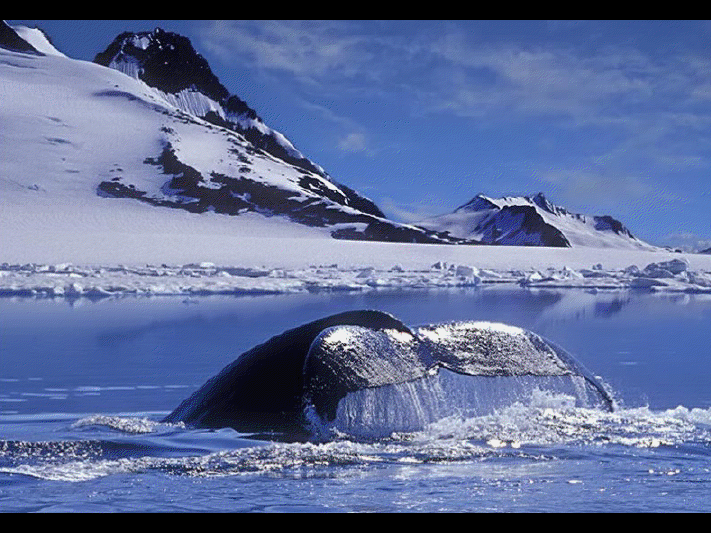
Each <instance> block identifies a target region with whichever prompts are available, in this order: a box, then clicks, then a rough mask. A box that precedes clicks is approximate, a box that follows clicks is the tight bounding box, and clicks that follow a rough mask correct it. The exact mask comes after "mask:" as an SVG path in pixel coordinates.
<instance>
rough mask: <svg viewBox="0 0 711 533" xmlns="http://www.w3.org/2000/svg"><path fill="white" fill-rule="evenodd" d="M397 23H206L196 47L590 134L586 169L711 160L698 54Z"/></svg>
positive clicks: (325, 80) (484, 118) (329, 87)
mask: <svg viewBox="0 0 711 533" xmlns="http://www.w3.org/2000/svg"><path fill="white" fill-rule="evenodd" d="M405 24H406V23H402V22H400V23H398V22H396V21H389V22H374V21H372V22H357V21H256V22H243V21H228V22H222V21H221V22H214V23H211V24H207V25H205V27H204V31H203V33H202V38H203V43H202V44H203V45H204V46H206V47H209V48H210V49H211V50H213V51H214V52H216V53H219V54H221V55H222V57H224V58H225V59H226V60H229V61H234V62H239V63H241V64H243V65H247V66H249V67H250V68H255V69H264V70H269V71H271V72H275V73H279V75H284V76H290V77H291V79H292V80H293V81H295V82H297V83H298V84H300V85H301V86H302V87H303V88H305V90H308V91H321V93H320V94H325V93H328V94H329V95H330V96H331V97H333V98H340V97H346V96H347V97H353V95H360V97H362V98H366V96H363V95H367V98H378V97H379V96H384V95H388V96H389V98H390V99H392V100H397V101H398V102H399V103H400V104H402V105H404V106H408V105H409V106H410V110H411V113H412V114H413V115H415V114H419V115H420V116H422V115H423V114H430V115H432V116H437V115H442V114H444V115H456V116H458V117H470V118H472V119H473V120H475V121H476V122H475V124H477V126H480V125H482V124H490V125H496V124H501V123H502V122H506V123H508V124H510V123H511V122H516V121H518V122H521V123H524V122H525V121H528V120H531V119H536V120H545V121H547V123H548V124H549V126H550V127H551V128H557V129H558V130H559V131H564V130H566V129H568V130H570V129H581V128H593V129H594V134H596V135H600V136H604V137H606V138H608V139H609V140H608V143H609V144H614V146H611V147H608V148H606V149H605V150H604V151H599V152H598V153H591V154H588V156H587V157H589V159H590V162H592V161H593V159H594V158H597V164H598V165H601V164H602V163H603V162H607V165H608V167H607V168H608V170H613V171H615V172H619V173H622V174H625V173H627V174H631V173H633V169H639V168H640V165H644V167H645V170H642V171H641V172H646V169H653V171H655V172H662V171H676V170H679V169H686V168H699V167H703V166H707V165H709V164H710V163H711V157H710V154H711V152H710V151H709V147H710V146H709V145H710V144H711V60H709V59H707V58H706V57H705V56H704V55H703V54H700V53H699V54H694V53H690V52H688V51H683V52H682V51H675V50H674V49H672V50H667V49H665V48H663V47H658V49H657V50H652V51H650V49H649V48H647V49H645V50H644V51H643V50H641V49H640V48H636V47H634V46H633V45H632V44H629V42H623V41H621V42H619V43H617V44H615V43H612V44H609V43H608V44H606V45H604V46H600V47H595V48H593V47H582V46H579V45H578V46H575V45H574V44H572V41H571V42H569V43H567V44H565V45H563V44H561V42H562V41H560V40H558V41H546V40H545V39H544V38H541V36H539V37H538V38H537V39H531V40H530V42H528V43H526V42H525V40H522V39H519V40H517V41H513V40H511V39H509V40H506V39H497V40H495V41H494V40H486V39H484V40H482V39H477V34H478V30H480V28H477V27H470V26H464V24H465V23H457V22H451V23H432V24H431V25H428V27H427V31H416V29H417V26H416V24H417V23H416V22H413V23H412V24H411V25H410V26H408V27H405ZM404 27H405V29H406V30H407V29H408V28H409V31H403V28H404ZM552 27H557V26H556V24H553V26H552ZM413 28H414V29H413ZM566 31H568V30H566ZM543 37H545V36H543ZM534 43H535V44H534ZM312 94H315V93H312ZM335 118H336V117H335V115H334V117H331V119H332V120H333V119H335ZM343 122H344V124H343V133H342V137H341V138H340V141H339V143H338V145H339V146H340V148H341V149H344V150H364V149H365V145H364V144H363V143H362V141H363V139H364V132H363V130H361V129H358V128H353V127H348V126H347V125H346V124H345V122H346V121H343ZM610 132H612V133H614V135H615V137H614V139H615V140H614V141H613V136H611V135H609V133H610ZM363 153H365V152H363ZM655 165H656V167H655ZM627 181H628V182H630V183H634V182H633V181H630V180H627ZM580 183H583V182H582V181H581V182H580ZM590 183H592V181H591V182H590ZM632 189H634V187H632Z"/></svg>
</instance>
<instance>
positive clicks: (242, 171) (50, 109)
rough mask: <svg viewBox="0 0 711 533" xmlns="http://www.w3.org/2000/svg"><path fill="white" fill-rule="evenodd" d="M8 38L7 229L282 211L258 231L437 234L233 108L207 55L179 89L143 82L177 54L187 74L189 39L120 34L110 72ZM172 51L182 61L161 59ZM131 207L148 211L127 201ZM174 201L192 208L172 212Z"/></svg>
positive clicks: (2, 58)
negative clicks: (390, 215) (383, 207)
mask: <svg viewBox="0 0 711 533" xmlns="http://www.w3.org/2000/svg"><path fill="white" fill-rule="evenodd" d="M8 31H12V32H14V34H8ZM4 35H5V40H4V41H3V42H5V43H7V42H10V41H11V40H12V39H14V40H16V41H17V40H18V39H19V41H18V42H26V43H27V44H28V46H29V49H25V50H24V51H19V52H18V51H13V50H14V48H17V47H16V46H15V47H13V50H8V49H7V48H6V47H3V46H2V43H0V91H1V92H0V94H1V95H2V102H3V103H2V107H1V108H0V120H1V121H2V124H3V127H2V131H0V161H2V168H1V171H0V197H1V200H0V201H1V202H2V211H3V217H4V218H6V219H10V220H11V226H13V227H17V226H18V225H22V224H33V223H37V222H31V221H28V220H27V219H28V218H33V219H35V218H37V220H46V221H47V223H46V225H47V226H49V227H64V230H65V231H67V232H71V231H91V230H92V229H94V228H95V227H96V226H94V224H91V227H82V226H81V224H82V223H83V222H84V221H86V220H94V219H117V218H124V219H127V220H126V221H125V223H126V225H124V226H122V228H121V231H124V232H131V233H138V234H140V233H141V232H142V231H145V227H146V226H154V225H157V226H158V227H161V226H165V225H166V224H170V222H167V221H169V220H174V219H175V218H180V219H181V220H188V221H190V226H192V225H193V224H196V225H198V226H200V225H202V224H203V222H201V221H198V220H196V218H197V217H196V216H195V215H204V216H203V218H211V217H210V214H211V213H217V214H219V215H223V216H224V217H225V218H229V219H231V222H227V221H222V220H219V221H217V220H215V222H214V223H215V224H216V226H217V228H219V229H217V228H216V229H215V231H218V232H227V233H230V232H240V231H242V230H241V228H242V227H243V226H245V224H246V226H247V227H248V228H252V227H253V226H254V222H255V221H256V220H260V219H276V218H279V219H283V220H279V221H275V220H265V224H264V226H266V227H268V228H270V229H268V230H265V232H267V233H268V232H271V231H273V228H274V227H275V226H285V227H287V228H289V226H290V225H291V226H297V225H298V226H310V227H313V228H315V231H313V232H311V233H312V234H318V233H321V234H324V235H326V236H334V237H342V238H347V239H366V240H385V241H387V240H392V241H405V242H412V241H415V242H444V241H445V240H443V239H438V238H437V237H436V236H435V235H433V234H432V233H431V232H427V231H424V230H421V229H419V228H415V227H412V226H407V225H404V224H398V223H395V222H392V221H389V220H387V219H386V218H384V217H383V216H382V213H381V212H380V210H379V209H378V208H377V206H375V204H373V203H372V202H370V201H369V200H368V199H367V198H365V197H363V196H361V195H359V194H358V193H356V192H355V191H353V190H351V189H349V188H348V187H345V186H342V185H339V184H338V183H336V182H334V181H333V180H332V179H330V178H329V177H328V176H327V175H326V174H325V173H324V172H323V171H322V170H321V169H320V168H318V167H316V166H315V165H313V164H311V163H310V161H308V160H306V159H305V158H303V156H301V154H300V153H299V152H298V151H296V149H295V148H293V145H292V144H291V143H290V142H289V141H288V140H286V138H285V137H284V136H283V135H281V134H279V133H278V132H275V131H274V130H272V129H270V128H268V127H267V126H266V125H264V124H263V122H262V121H261V120H260V119H259V118H258V117H257V116H256V114H255V113H254V112H253V111H251V110H250V109H249V108H247V107H246V104H244V103H243V102H242V103H241V104H238V103H236V102H237V99H236V97H234V96H231V95H229V94H228V93H227V91H226V89H224V87H222V86H221V85H220V84H219V81H217V79H216V78H214V76H212V73H211V72H210V71H209V67H208V66H207V63H204V60H202V61H203V64H202V67H203V68H202V69H197V71H199V72H200V76H199V77H200V79H197V78H196V79H194V80H192V81H190V79H188V81H189V82H190V83H189V85H188V86H187V87H181V86H179V85H176V84H175V83H174V84H172V85H170V84H169V83H168V81H165V80H164V84H163V86H161V87H160V88H159V87H156V86H152V85H157V83H153V84H152V85H149V84H148V83H146V82H145V81H143V80H142V79H140V78H142V77H145V75H146V73H149V72H152V71H151V70H150V69H149V68H148V65H149V64H150V63H151V61H155V60H156V59H155V57H158V59H160V60H161V61H160V62H161V65H163V64H164V63H165V64H166V65H167V66H171V61H174V62H177V63H179V64H180V65H182V66H183V67H184V68H186V69H188V70H189V71H190V72H193V71H194V70H196V69H194V68H193V63H195V62H198V63H199V60H201V59H202V58H201V57H200V56H198V55H197V54H196V53H195V51H194V50H193V49H192V46H191V45H190V43H189V41H188V40H187V39H185V38H182V37H179V36H176V35H174V34H169V33H167V32H163V31H160V30H156V31H155V32H152V33H149V34H137V35H133V36H128V35H124V36H123V37H120V38H118V39H117V41H115V43H114V44H116V43H117V42H119V43H123V44H121V48H120V51H119V52H117V53H116V54H114V55H111V58H110V60H109V64H110V65H111V66H112V67H115V68H109V67H106V66H102V65H99V64H95V63H89V62H86V61H78V60H74V59H70V58H68V57H66V56H64V55H63V54H61V52H58V51H57V50H56V49H55V48H54V47H53V46H52V45H51V43H50V42H49V41H48V40H47V39H46V38H45V37H44V36H43V34H42V32H41V31H40V30H37V29H27V28H17V29H14V28H9V27H8V26H5V30H4ZM8 36H9V37H8ZM23 36H24V37H26V38H27V40H26V41H25V40H24V39H23ZM10 38H12V39H10ZM125 41H128V42H130V43H133V44H131V45H130V46H129V45H128V44H127V43H126V42H125ZM112 46H114V45H112ZM112 46H110V47H109V51H111V50H113V48H112ZM171 47H172V48H173V49H175V50H177V51H178V52H179V54H178V56H176V57H172V56H170V55H169V56H163V55H161V54H162V53H163V52H162V51H164V50H165V49H170V48H171ZM32 52H35V53H32ZM129 52H130V53H134V54H137V55H138V52H143V53H144V55H143V56H142V57H140V58H138V59H136V58H134V56H132V55H130V54H129ZM165 57H167V60H166V61H163V59H165ZM132 61H133V62H132ZM127 65H133V66H132V67H131V68H129V67H128V66H127ZM164 66H165V65H164ZM127 73H128V74H129V75H127ZM211 76H212V77H211ZM159 78H160V77H159ZM178 78H179V79H183V78H182V77H181V76H179V75H178ZM160 79H163V78H160ZM166 79H167V78H166ZM204 79H209V80H210V85H209V86H207V85H205V82H204ZM204 85H205V87H207V88H205V87H203V86H204ZM201 88H202V89H203V90H204V91H205V92H207V93H208V94H204V93H203V92H201ZM220 88H221V91H219V90H218V89H220ZM170 91H173V92H170ZM215 91H217V92H216V93H215ZM218 93H219V94H218ZM220 95H221V96H220ZM212 97H214V98H215V99H213V98H212ZM239 110H241V112H240V111H239ZM250 132H252V133H250ZM254 132H256V133H254ZM250 138H251V139H252V140H250ZM265 139H270V140H269V141H267V140H265ZM137 203H140V204H144V206H148V207H150V210H148V211H147V210H140V209H139V208H138V207H137V206H133V205H130V204H137ZM167 208H173V209H167ZM126 209H128V211H129V212H130V213H132V214H131V215H126ZM176 209H177V210H180V211H183V210H184V211H187V212H189V213H190V214H191V215H193V216H192V217H188V218H187V219H183V218H182V217H180V215H175V214H174V213H168V212H169V211H175V210H176ZM137 211H141V215H137V214H136V212H137ZM229 215H240V216H238V217H236V216H229ZM243 215H250V216H248V217H246V218H247V220H242V219H243V218H245V217H244V216H243ZM48 217H49V219H48ZM22 220H24V221H25V222H20V221H22ZM235 221H236V222H235ZM285 222H288V223H290V224H285ZM104 224H105V222H101V223H99V224H98V227H101V226H102V225H104ZM109 224H110V225H112V223H109ZM210 225H213V223H212V222H211V223H210ZM112 227H113V225H112ZM193 229H194V228H192V227H186V228H183V229H181V230H178V231H184V232H186V233H191V232H193ZM210 231H212V230H210ZM247 231H250V232H252V231H254V230H252V229H248V230H247ZM288 231H289V232H296V233H304V231H303V228H289V229H288ZM263 233H264V232H263ZM198 234H199V231H198Z"/></svg>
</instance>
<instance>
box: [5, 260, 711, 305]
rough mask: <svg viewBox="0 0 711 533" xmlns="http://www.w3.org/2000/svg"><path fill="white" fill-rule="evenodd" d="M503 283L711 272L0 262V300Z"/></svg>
mask: <svg viewBox="0 0 711 533" xmlns="http://www.w3.org/2000/svg"><path fill="white" fill-rule="evenodd" d="M493 284H504V285H510V286H512V287H520V288H521V289H524V290H525V289H547V288H548V289H550V288H555V289H585V290H588V291H598V290H644V291H655V292H681V293H711V271H707V270H691V269H690V268H689V265H688V262H687V261H685V260H682V259H672V260H670V261H662V262H655V263H650V264H647V265H646V266H645V267H644V268H639V267H638V266H637V265H629V266H628V267H625V268H621V269H605V268H603V267H602V265H601V264H599V263H598V264H595V265H592V266H591V268H589V269H585V268H581V269H573V268H570V267H568V266H563V267H562V268H553V267H550V268H547V269H529V270H521V269H510V270H509V269H483V268H478V267H476V266H473V265H466V264H451V263H450V264H448V263H446V262H443V261H438V262H437V263H435V264H432V265H431V266H430V267H429V268H427V267H425V268H421V267H420V268H417V267H412V266H403V265H401V264H395V265H392V266H390V267H385V268H383V267H375V266H366V267H363V266H358V267H347V266H339V265H338V264H336V263H334V264H330V265H310V266H308V267H301V268H299V267H296V268H274V267H255V266H220V265H217V264H215V263H212V262H200V263H188V264H184V265H167V264H161V265H151V264H147V265H145V266H127V265H114V266H82V265H73V264H69V263H63V264H55V265H49V264H38V263H26V264H9V263H2V264H0V296H34V297H66V298H79V297H87V298H105V297H116V296H126V295H156V296H157V295H165V296H169V295H182V296H199V295H212V294H232V295H240V294H279V293H305V292H328V291H356V292H358V291H372V290H393V289H442V288H462V287H482V286H486V285H493Z"/></svg>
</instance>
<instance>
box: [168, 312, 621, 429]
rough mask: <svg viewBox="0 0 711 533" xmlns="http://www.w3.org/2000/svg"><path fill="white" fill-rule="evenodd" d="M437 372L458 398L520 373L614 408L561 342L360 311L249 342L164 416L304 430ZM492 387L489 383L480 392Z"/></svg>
mask: <svg viewBox="0 0 711 533" xmlns="http://www.w3.org/2000/svg"><path fill="white" fill-rule="evenodd" d="M439 374H442V375H450V374H451V375H452V376H460V378H456V379H449V378H447V379H448V381H447V383H455V382H456V383H457V385H456V387H457V388H458V390H459V392H457V397H458V398H468V400H466V401H470V399H471V398H472V395H471V394H469V395H468V394H462V391H461V390H460V389H462V388H464V389H466V387H467V383H473V382H474V380H472V379H471V378H476V379H478V380H480V381H481V380H482V379H484V380H488V383H489V385H491V384H492V383H499V384H503V383H504V382H503V381H500V380H499V381H496V380H495V379H492V378H515V379H516V380H518V381H517V382H516V383H517V386H520V385H521V384H522V383H524V381H526V380H528V381H526V382H527V383H528V382H530V383H539V382H540V380H539V381H536V379H538V378H551V379H552V378H561V379H562V378H572V379H573V381H574V382H575V383H579V382H581V381H582V382H583V383H584V384H585V389H586V391H585V394H588V393H591V394H592V396H594V400H595V401H594V402H593V403H594V404H595V405H599V406H601V407H603V408H605V409H608V410H612V409H613V408H614V402H613V399H612V396H611V395H610V393H609V392H608V391H607V390H606V388H605V387H604V386H603V385H602V383H601V382H599V381H598V379H597V378H595V377H594V376H593V375H592V374H591V373H590V372H589V371H587V370H586V369H585V368H584V367H583V366H582V365H580V363H578V362H577V361H576V360H575V359H574V358H573V357H572V356H571V355H570V354H568V353H567V352H566V351H565V350H563V349H562V348H560V347H558V346H556V345H555V344H553V343H551V342H549V341H547V340H545V339H543V338H542V337H540V336H538V335H536V334H535V333H533V332H530V331H527V330H524V329H521V328H518V327H515V326H509V325H506V324H498V323H491V322H454V323H449V324H435V325H425V326H419V327H413V328H410V327H408V326H406V325H405V324H403V323H402V322H401V321H399V320H398V319H397V318H395V317H393V316H392V315H389V314H387V313H383V312H381V311H373V310H362V311H349V312H345V313H339V314H337V315H332V316H329V317H325V318H322V319H319V320H315V321H313V322H309V323H308V324H304V325H302V326H299V327H297V328H294V329H291V330H288V331H286V332H284V333H282V334H280V335H277V336H275V337H273V338H271V339H269V340H268V341H267V342H265V343H263V344H261V345H259V346H256V347H254V348H252V349H251V350H249V351H247V352H245V353H244V354H242V355H241V356H240V357H239V358H237V359H236V360H235V361H234V362H233V363H232V364H230V365H228V366H227V367H225V368H224V369H223V370H222V371H221V372H220V373H219V374H217V375H216V376H214V377H213V378H211V379H210V380H208V381H207V382H206V383H205V384H204V385H203V386H202V387H201V388H200V389H198V390H197V391H196V392H195V393H193V394H192V395H191V396H190V397H189V398H187V399H186V400H185V401H183V402H182V403H181V404H180V405H179V406H178V407H177V408H176V409H175V410H174V411H173V412H172V413H171V414H170V415H168V416H167V417H166V418H165V419H164V421H165V422H184V423H186V424H189V425H194V426H199V427H210V428H219V427H227V426H229V427H233V428H235V429H237V430H238V431H246V432H273V431H277V432H286V433H289V434H292V435H297V434H303V433H304V431H305V428H308V427H311V426H312V421H311V420H307V415H306V414H305V413H307V412H308V413H314V412H315V414H316V415H317V417H318V419H320V420H321V421H322V422H324V423H330V422H332V421H334V420H335V419H336V418H337V415H338V409H339V405H340V404H341V403H342V401H343V400H344V398H346V397H349V396H351V395H353V394H357V393H360V392H361V391H378V390H385V389H386V388H388V387H391V388H392V387H398V386H406V385H408V384H418V386H421V387H422V386H424V385H423V384H424V383H426V382H427V380H428V379H429V378H431V377H433V376H437V375H439ZM461 377H464V378H470V379H468V380H467V379H461ZM524 378H525V379H524ZM438 386H440V385H438ZM487 386H488V385H487ZM425 388H426V387H425ZM499 388H500V387H499ZM499 392H500V391H497V390H491V391H490V392H489V393H488V395H489V396H492V395H497V394H499ZM411 394H412V393H411ZM415 394H416V393H415ZM439 396H440V398H439V400H438V402H439V404H438V406H437V409H434V410H433V411H432V415H431V416H438V414H440V413H446V412H447V410H446V409H442V407H443V406H444V407H447V408H451V407H452V405H453V404H452V402H451V400H450V399H448V398H447V397H446V395H445V397H442V394H440V395H439ZM414 401H415V402H419V401H420V399H417V398H415V400H414ZM477 401H478V400H477ZM457 407H458V406H457ZM383 408H384V409H386V410H387V409H388V406H387V405H385V406H384V407H383ZM390 408H391V409H394V407H393V406H391V407H390ZM359 409H361V410H362V409H367V408H366V407H359ZM306 431H308V430H306Z"/></svg>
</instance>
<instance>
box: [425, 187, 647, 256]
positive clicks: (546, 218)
mask: <svg viewBox="0 0 711 533" xmlns="http://www.w3.org/2000/svg"><path fill="white" fill-rule="evenodd" d="M417 225H418V226H421V227H423V228H427V229H430V230H433V231H438V232H442V233H444V232H446V233H449V234H450V235H452V236H454V237H459V238H461V239H473V240H477V241H481V242H482V243H485V244H501V245H514V246H555V247H570V246H587V247H593V248H618V249H630V250H649V251H652V250H655V249H657V248H656V247H655V246H652V245H650V244H648V243H645V242H643V241H641V240H639V239H637V238H636V237H635V236H634V235H632V233H631V232H630V231H629V230H628V229H627V228H626V227H625V226H624V225H623V224H622V223H621V222H619V221H618V220H616V219H614V218H612V217H611V216H608V215H603V216H590V215H581V214H577V213H571V212H569V211H568V210H566V209H565V208H563V207H560V206H557V205H553V204H552V203H551V202H549V201H548V199H547V198H546V197H545V196H544V195H543V193H539V194H537V195H535V196H532V197H529V196H515V197H503V198H488V197H486V196H484V195H481V194H480V195H477V196H475V197H474V198H473V199H472V200H470V201H469V202H467V203H466V204H464V205H462V206H461V207H459V208H457V209H456V210H454V212H452V213H448V214H445V215H441V216H438V217H433V218H430V219H427V220H423V221H421V222H418V223H417Z"/></svg>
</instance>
